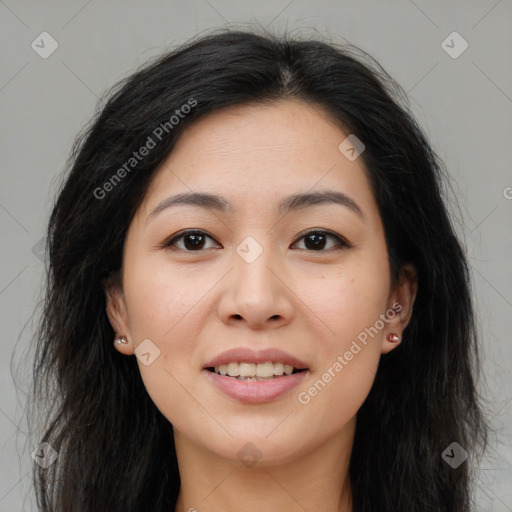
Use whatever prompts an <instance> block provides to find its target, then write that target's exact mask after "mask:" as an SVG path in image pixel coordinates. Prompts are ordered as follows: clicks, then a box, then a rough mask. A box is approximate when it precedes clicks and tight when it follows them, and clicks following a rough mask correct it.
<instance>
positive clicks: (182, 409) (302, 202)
mask: <svg viewBox="0 0 512 512" xmlns="http://www.w3.org/2000/svg"><path fill="white" fill-rule="evenodd" d="M347 135H349V134H348V133H343V132H342V131H341V130H340V128H338V127H336V126H335V125H334V124H333V123H332V122H330V121H329V120H328V117H327V115H326V114H325V112H324V111H322V110H321V109H320V108H318V107H315V106H311V105H308V104H305V103H303V102H300V101H298V100H282V101H279V102H276V103H273V104H268V105H252V106H247V105H246V106H241V107H236V108H230V109H226V110H224V111H220V112H217V113H213V114H211V115H209V116H208V117H206V118H203V119H202V120H199V121H198V122H196V123H195V124H193V125H191V126H190V127H189V128H187V130H186V131H185V132H184V133H183V135H182V136H181V138H180V139H179V141H178V143H177V145H176V146H175V148H174V150H173V151H172V154H171V155H170V156H169V158H168V159H167V161H166V162H165V163H164V165H162V167H161V169H159V171H158V172H157V174H156V175H155V178H154V180H153V182H152V186H151V187H150V189H149V191H148V193H147V195H146V197H145V199H144V201H143V203H142V205H141V206H140V208H139V209H138V211H137V213H136V215H135V217H134V219H133V222H132V223H131V226H130V228H129V231H128V234H127V238H126V243H125V248H124V251H125V252H124V262H123V273H122V287H119V288H115V287H113V288H111V289H110V290H109V301H108V308H107V309H108V314H109V318H110V320H111V322H112V325H113V327H114V329H115V330H116V332H117V333H118V334H124V335H126V337H127V338H128V341H129V343H128V344H127V345H120V346H119V347H118V350H120V351H121V352H123V353H125V354H133V353H134V351H135V349H136V351H135V354H136V357H137V359H138V364H139V368H140V372H141V375H142V378H143V380H144V383H145V386H146V388H147V391H148V393H149V395H150V396H151V398H152V400H153V401H154V403H155V404H156V406H157V407H158V409H159V410H160V411H161V412H162V413H163V414H164V415H165V417H166V418H168V420H169V421H170V422H171V423H172V425H173V427H174V434H175V436H177V439H179V440H182V441H183V443H188V444H189V445H193V446H195V447H196V448H199V449H201V450H203V451H204V450H206V451H207V452H209V453H210V454H216V455H218V456H222V457H225V458H227V459H230V460H233V461H235V462H236V461H237V460H240V461H242V462H244V460H249V459H248V457H249V458H251V457H252V459H260V460H261V463H263V462H268V463H269V464H276V463H280V462H286V461H291V460H293V459H294V458H295V457H298V456H300V455H303V454H306V453H307V452H308V451H311V450H314V449H316V448H318V447H319V446H320V445H323V444H325V443H334V444H333V445H332V446H333V447H334V446H340V445H342V444H343V443H346V442H350V440H351V439H352V437H351V436H352V434H353V429H354V424H355V415H356V413H357V411H358V409H359V407H360V406H361V404H362V403H363V401H364V399H365V397H366V396H367V394H368V392H369V390H370V388H371V386H372V384H373V381H374V376H375V373H376V370H377V365H378V362H379V358H380V356H381V354H383V353H385V352H388V351H389V350H391V349H392V348H393V345H392V344H391V343H390V342H388V341H387V340H386V335H387V334H389V333H397V334H399V335H401V334H402V331H403V329H404V327H405V325H406V323H407V321H408V319H409V317H410V309H411V304H412V301H413V300H414V294H415V288H414V286H415V285H414V281H413V280H412V279H404V281H403V282H402V284H401V285H400V286H398V287H393V286H392V283H391V279H390V268H389V264H388V256H387V249H386V242H385V237H384V231H383V225H382V222H381V219H380V215H379V212H378V209H377V204H376V202H375V198H374V197H373V194H372V191H371V188H370V183H369V181H368V178H367V176H366V174H365V168H364V164H363V161H362V158H356V159H354V155H355V154H357V153H355V152H353V151H350V150H349V151H348V152H347V151H346V146H345V145H342V147H341V148H342V149H344V148H345V149H344V152H342V150H340V149H339V146H340V144H341V143H342V142H343V141H344V140H345V138H346V137H347ZM345 144H346V143H345ZM349 157H350V158H349ZM126 179H130V178H129V177H128V178H126ZM199 194H205V195H207V197H206V198H205V197H203V198H201V197H199V196H198V195H199ZM302 195H304V196H302ZM176 196H177V197H178V199H179V200H177V199H176ZM212 196H215V198H212ZM295 196H298V198H295V199H294V197H295ZM189 231H191V232H193V233H192V234H190V233H189V234H187V232H189ZM198 232H199V233H198ZM393 306H394V307H395V310H393ZM399 310H401V311H399ZM228 363H230V364H229V365H228V366H225V365H226V364H228ZM240 363H242V364H240ZM292 366H293V367H294V368H295V370H292V369H291V367H292ZM212 367H217V368H216V370H217V372H218V373H216V372H215V368H212ZM212 370H213V371H212ZM296 370H301V371H299V372H296ZM226 371H228V372H229V373H230V374H232V375H231V376H230V375H221V373H226ZM290 371H294V373H292V374H290V375H288V373H289V372H290ZM240 372H241V375H242V377H243V376H244V375H245V377H244V378H245V379H249V380H242V379H241V378H240V377H237V373H240ZM280 374H281V375H280ZM254 375H256V377H254ZM271 375H273V376H272V377H271ZM251 376H252V377H251ZM255 379H256V380H255ZM259 379H261V380H259ZM247 443H252V445H249V444H247Z"/></svg>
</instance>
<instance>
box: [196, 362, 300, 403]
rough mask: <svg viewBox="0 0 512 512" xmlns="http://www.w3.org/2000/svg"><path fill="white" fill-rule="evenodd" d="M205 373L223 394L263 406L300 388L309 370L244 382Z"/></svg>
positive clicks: (212, 373) (209, 372) (213, 373)
mask: <svg viewBox="0 0 512 512" xmlns="http://www.w3.org/2000/svg"><path fill="white" fill-rule="evenodd" d="M203 372H206V374H207V378H209V379H210V381H211V382H212V383H213V384H214V385H215V386H217V388H218V389H220V390H221V391H222V392H223V393H225V394H226V395H228V396H230V397H231V398H234V399H235V400H238V401H240V402H245V403H249V404H261V403H264V402H271V401H272V400H277V399H278V398H280V397H282V396H283V395H285V394H286V393H287V392H289V391H290V390H292V389H293V388H294V387H296V386H298V385H299V384H300V382H302V380H303V379H304V378H305V377H306V374H307V373H309V371H308V370H303V371H302V372H298V373H292V374H290V375H283V376H281V377H275V378H274V379H272V380H259V381H257V380H256V381H243V380H238V379H236V378H233V377H227V376H225V375H219V374H217V373H215V372H211V371H209V370H203Z"/></svg>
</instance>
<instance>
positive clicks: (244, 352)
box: [203, 347, 308, 380]
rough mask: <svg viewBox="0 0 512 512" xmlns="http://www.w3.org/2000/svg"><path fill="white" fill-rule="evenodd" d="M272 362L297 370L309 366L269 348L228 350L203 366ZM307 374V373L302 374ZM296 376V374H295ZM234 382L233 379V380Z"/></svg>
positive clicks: (284, 353) (282, 352) (280, 351)
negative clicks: (287, 365)
mask: <svg viewBox="0 0 512 512" xmlns="http://www.w3.org/2000/svg"><path fill="white" fill-rule="evenodd" d="M267 361H272V362H274V363H284V364H289V365H291V366H293V367H294V368H297V369H302V368H308V365H307V364H306V363H304V362H303V361H300V360H299V359H297V358H296V357H293V356H292V355H290V354H288V353H286V352H284V351H282V350H279V349H277V348H268V349H265V350H258V351H254V350H252V349H250V348H246V347H238V348H233V349H231V350H227V351H225V352H222V354H219V355H218V356H216V357H214V358H213V359H212V360H211V361H208V363H207V364H205V365H204V366H203V368H204V369H206V368H212V367H214V366H220V365H221V364H228V363H255V364H258V363H266V362H267ZM301 373H305V372H301ZM293 375H296V374H293ZM231 380H233V379H231Z"/></svg>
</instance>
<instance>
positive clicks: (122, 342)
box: [114, 336, 128, 346]
mask: <svg viewBox="0 0 512 512" xmlns="http://www.w3.org/2000/svg"><path fill="white" fill-rule="evenodd" d="M127 343H128V340H127V339H126V336H117V337H116V339H115V340H114V346H117V345H126V344H127Z"/></svg>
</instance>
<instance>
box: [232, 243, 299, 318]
mask: <svg viewBox="0 0 512 512" xmlns="http://www.w3.org/2000/svg"><path fill="white" fill-rule="evenodd" d="M260 239H261V237H260ZM275 263H276V260H275V255H274V253H273V251H272V249H270V248H269V247H268V245H267V246H266V247H264V246H263V244H262V243H260V242H259V241H258V240H257V239H256V238H255V237H253V236H247V237H246V238H245V239H244V240H242V242H241V243H240V244H238V246H237V247H236V250H235V252H234V253H233V267H234V269H233V273H232V276H231V282H230V288H231V290H230V292H229V294H228V295H229V297H230V299H229V300H228V301H227V303H226V304H227V305H226V308H225V309H224V312H223V313H224V315H227V317H228V318H233V317H234V318H237V319H239V318H240V317H241V318H243V319H245V320H246V321H247V322H248V323H249V324H251V325H253V326H256V325H257V324H263V323H264V322H266V321H269V320H271V319H274V320H278V319H280V320H281V321H285V320H289V318H290V315H291V313H292V310H293V308H292V304H291V302H290V298H289V296H288V293H287V292H286V287H285V286H284V284H283V283H282V281H281V280H280V279H279V278H278V276H277V275H276V268H277V267H279V265H276V264H275ZM274 267H275V268H274Z"/></svg>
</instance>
